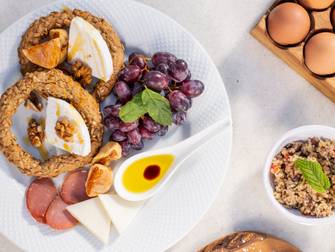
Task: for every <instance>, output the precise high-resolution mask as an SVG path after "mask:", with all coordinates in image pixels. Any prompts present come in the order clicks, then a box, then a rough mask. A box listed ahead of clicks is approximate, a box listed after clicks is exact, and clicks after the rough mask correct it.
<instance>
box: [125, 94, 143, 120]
mask: <svg viewBox="0 0 335 252" xmlns="http://www.w3.org/2000/svg"><path fill="white" fill-rule="evenodd" d="M141 95H142V94H141V93H138V94H137V95H135V96H134V98H133V99H132V100H131V101H129V102H127V103H126V104H125V105H123V106H122V107H121V109H120V113H119V116H120V118H121V120H122V121H124V122H126V123H130V122H134V121H136V120H137V119H138V118H140V117H141V116H142V115H144V114H145V113H146V112H147V111H146V109H145V106H144V105H143V103H142V98H141Z"/></svg>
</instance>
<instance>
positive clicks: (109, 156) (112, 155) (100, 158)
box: [92, 141, 122, 165]
mask: <svg viewBox="0 0 335 252" xmlns="http://www.w3.org/2000/svg"><path fill="white" fill-rule="evenodd" d="M121 157H122V148H121V145H120V144H119V143H117V142H113V141H110V142H108V143H107V144H105V145H104V146H102V147H101V149H100V150H99V152H98V154H97V155H95V157H94V158H93V160H92V164H95V163H100V164H103V165H109V164H110V163H111V162H112V161H114V160H118V159H120V158H121Z"/></svg>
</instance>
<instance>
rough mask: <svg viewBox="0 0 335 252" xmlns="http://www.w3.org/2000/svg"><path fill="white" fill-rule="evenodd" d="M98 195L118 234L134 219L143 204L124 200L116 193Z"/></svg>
mask: <svg viewBox="0 0 335 252" xmlns="http://www.w3.org/2000/svg"><path fill="white" fill-rule="evenodd" d="M98 197H99V199H100V201H101V203H102V205H103V207H104V209H105V210H106V212H107V214H108V215H109V217H110V219H111V220H112V223H113V225H114V226H115V228H116V230H117V231H118V232H119V233H120V234H121V233H122V232H123V231H124V230H125V229H126V228H127V227H128V226H129V224H130V223H131V222H132V221H133V220H134V218H135V216H136V215H137V213H138V212H139V210H140V209H141V207H142V206H143V202H130V201H126V200H124V199H122V198H120V197H119V196H118V195H116V194H100V195H99V196H98Z"/></svg>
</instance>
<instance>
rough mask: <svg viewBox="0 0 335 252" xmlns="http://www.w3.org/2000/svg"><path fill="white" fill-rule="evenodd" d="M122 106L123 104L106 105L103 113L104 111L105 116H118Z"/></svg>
mask: <svg viewBox="0 0 335 252" xmlns="http://www.w3.org/2000/svg"><path fill="white" fill-rule="evenodd" d="M121 106H122V105H121V104H115V105H109V106H106V107H105V108H104V110H103V113H104V115H105V116H114V117H118V116H119V112H120V108H121Z"/></svg>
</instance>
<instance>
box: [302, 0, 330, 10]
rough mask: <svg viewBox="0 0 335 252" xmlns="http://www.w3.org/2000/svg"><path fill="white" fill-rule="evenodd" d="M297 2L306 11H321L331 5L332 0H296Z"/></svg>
mask: <svg viewBox="0 0 335 252" xmlns="http://www.w3.org/2000/svg"><path fill="white" fill-rule="evenodd" d="M298 2H299V3H300V4H301V5H303V6H305V7H306V8H308V9H312V10H323V9H326V8H328V7H329V6H330V5H332V4H333V3H334V2H335V1H334V0H298Z"/></svg>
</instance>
